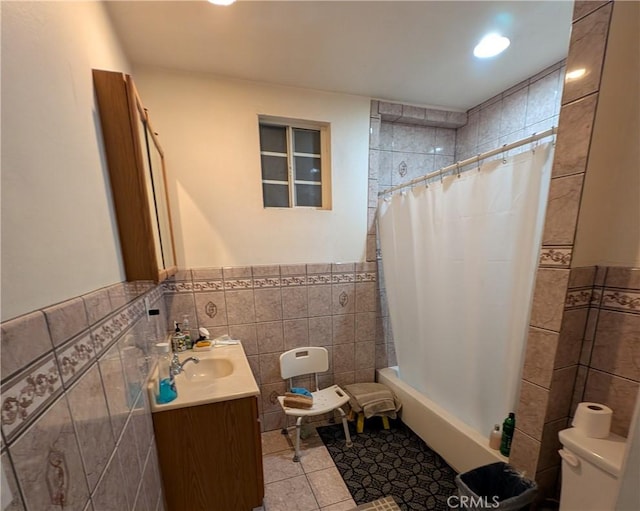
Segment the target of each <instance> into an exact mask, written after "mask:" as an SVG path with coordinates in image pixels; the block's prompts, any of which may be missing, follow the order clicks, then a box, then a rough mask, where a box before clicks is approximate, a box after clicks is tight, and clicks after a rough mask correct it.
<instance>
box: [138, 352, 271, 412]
mask: <svg viewBox="0 0 640 511" xmlns="http://www.w3.org/2000/svg"><path fill="white" fill-rule="evenodd" d="M178 357H179V359H180V361H181V362H183V361H184V360H186V359H187V358H189V357H197V358H198V359H199V360H200V362H199V363H197V364H196V363H194V362H193V361H191V362H187V364H186V365H185V366H184V370H183V371H182V372H181V373H180V374H178V375H177V376H176V377H175V380H176V388H177V390H178V397H177V398H176V399H174V400H173V401H171V402H170V403H165V404H157V403H156V400H155V392H156V388H157V385H158V372H157V369H156V370H154V372H153V373H152V375H151V378H150V379H149V383H148V385H147V391H148V393H149V401H150V403H151V411H152V412H162V411H166V410H174V409H176V408H186V407H189V406H198V405H203V404H207V403H216V402H219V401H228V400H230V399H239V398H242V397H248V396H258V395H260V390H259V389H258V385H257V384H256V381H255V379H254V377H253V373H252V372H251V367H250V366H249V362H248V360H247V357H246V355H245V353H244V350H243V348H242V344H235V345H230V346H220V347H216V348H213V349H212V350H211V351H197V352H192V351H190V350H189V351H185V352H183V353H180V354H179V355H178Z"/></svg>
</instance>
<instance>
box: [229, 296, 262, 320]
mask: <svg viewBox="0 0 640 511" xmlns="http://www.w3.org/2000/svg"><path fill="white" fill-rule="evenodd" d="M224 297H225V301H226V302H227V319H228V320H229V324H230V325H241V324H246V323H255V321H256V309H255V305H254V300H253V290H240V291H225V292H224Z"/></svg>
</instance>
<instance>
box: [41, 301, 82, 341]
mask: <svg viewBox="0 0 640 511" xmlns="http://www.w3.org/2000/svg"><path fill="white" fill-rule="evenodd" d="M44 314H45V316H46V317H47V324H48V325H49V332H50V334H51V340H52V341H53V344H54V345H55V346H59V345H60V344H62V343H63V342H64V341H66V340H67V339H71V337H73V336H74V335H76V334H78V333H79V332H81V331H82V330H85V329H86V328H88V327H89V321H88V319H87V312H86V310H85V308H84V302H83V301H82V298H73V299H72V300H67V301H66V302H62V303H59V304H57V305H54V306H52V307H48V308H46V309H44Z"/></svg>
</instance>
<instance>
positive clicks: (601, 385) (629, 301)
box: [567, 267, 640, 437]
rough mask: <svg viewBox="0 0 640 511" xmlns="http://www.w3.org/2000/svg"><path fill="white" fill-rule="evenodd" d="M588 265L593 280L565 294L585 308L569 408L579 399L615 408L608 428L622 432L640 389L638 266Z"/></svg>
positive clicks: (624, 433) (629, 418) (627, 428)
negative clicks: (582, 333)
mask: <svg viewBox="0 0 640 511" xmlns="http://www.w3.org/2000/svg"><path fill="white" fill-rule="evenodd" d="M576 270H582V271H584V270H583V269H577V268H576V269H574V270H572V275H573V273H574V271H576ZM588 271H589V275H593V281H592V284H593V286H592V287H590V286H589V283H588V280H587V279H585V280H584V282H580V284H581V285H585V287H583V288H581V289H579V290H575V289H571V288H570V289H571V291H570V292H569V294H568V296H567V299H568V303H567V304H568V305H569V302H571V305H574V306H576V307H582V308H584V310H585V312H586V311H588V316H586V314H585V313H583V315H585V316H586V318H585V321H584V326H585V329H584V341H583V343H582V347H581V348H582V349H581V351H580V358H579V362H578V368H577V377H576V382H575V388H574V392H573V402H572V406H571V412H570V414H571V416H573V414H574V413H575V407H576V406H577V403H579V402H581V401H593V402H596V403H604V404H605V405H607V406H608V407H609V408H611V409H612V410H613V419H612V424H611V430H612V431H613V432H614V433H616V434H618V435H621V436H624V437H626V436H628V434H629V426H630V424H631V417H632V416H633V411H634V407H635V403H636V399H637V397H638V392H639V389H640V365H639V364H638V361H640V268H620V267H608V268H607V267H597V268H591V269H589V270H588ZM586 276H587V275H585V277H586ZM573 297H575V298H573Z"/></svg>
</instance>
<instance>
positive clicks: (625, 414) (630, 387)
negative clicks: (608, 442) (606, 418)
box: [584, 369, 640, 437]
mask: <svg viewBox="0 0 640 511" xmlns="http://www.w3.org/2000/svg"><path fill="white" fill-rule="evenodd" d="M639 386H640V385H639V384H638V383H637V382H634V381H631V380H627V379H625V378H620V377H618V376H614V375H612V374H608V373H603V372H601V371H597V370H595V369H589V374H588V375H587V384H586V387H585V391H584V400H585V401H592V402H595V403H602V404H605V405H607V406H608V407H609V408H611V409H612V410H613V419H612V423H611V431H612V432H613V433H616V434H618V435H622V436H625V437H626V436H627V434H628V433H629V425H630V424H631V417H632V416H633V411H634V407H635V403H636V398H637V396H638V387H639Z"/></svg>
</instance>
